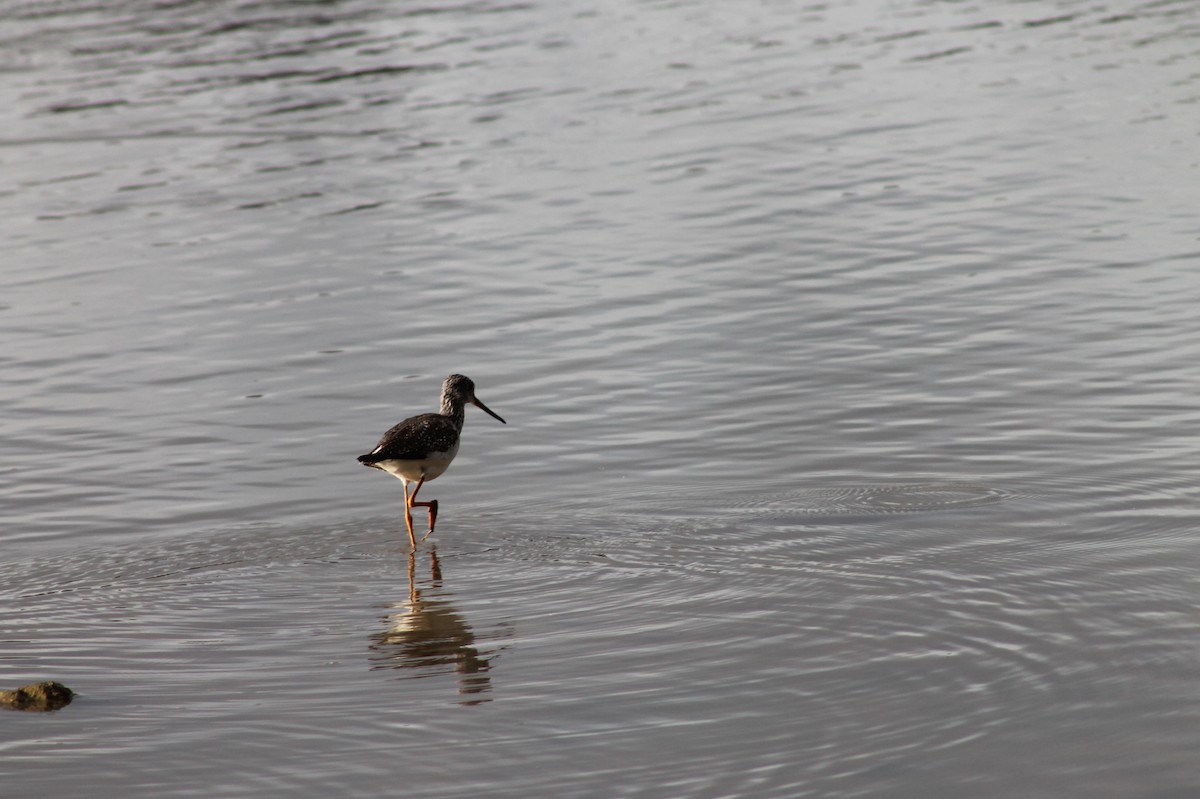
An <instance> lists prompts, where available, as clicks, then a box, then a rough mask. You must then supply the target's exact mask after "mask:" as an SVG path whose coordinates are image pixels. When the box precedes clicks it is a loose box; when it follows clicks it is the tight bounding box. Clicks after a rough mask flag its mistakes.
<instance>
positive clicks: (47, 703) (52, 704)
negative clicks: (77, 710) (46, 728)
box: [0, 680, 75, 711]
mask: <svg viewBox="0 0 1200 799" xmlns="http://www.w3.org/2000/svg"><path fill="white" fill-rule="evenodd" d="M74 698H75V692H74V691H72V690H71V689H70V688H68V687H67V686H65V685H63V684H62V683H60V682H54V681H53V680H51V681H49V682H35V683H30V684H29V685H23V686H21V687H20V688H18V689H16V690H15V691H0V708H4V709H6V710H32V711H42V710H58V709H59V708H63V707H66V706H67V705H69V704H71V700H72V699H74Z"/></svg>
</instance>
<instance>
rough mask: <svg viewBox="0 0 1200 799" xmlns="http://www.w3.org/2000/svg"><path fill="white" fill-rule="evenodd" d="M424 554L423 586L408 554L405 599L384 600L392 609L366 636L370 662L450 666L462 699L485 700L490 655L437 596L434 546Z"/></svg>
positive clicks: (429, 669)
mask: <svg viewBox="0 0 1200 799" xmlns="http://www.w3.org/2000/svg"><path fill="white" fill-rule="evenodd" d="M429 558H430V566H429V579H428V580H427V581H426V580H422V581H421V582H422V583H424V586H423V587H420V588H418V587H417V577H416V572H417V553H416V552H415V551H413V552H410V553H409V554H408V599H407V600H406V601H402V602H395V603H392V604H391V605H389V606H388V607H390V608H392V609H393V612H391V613H389V614H388V615H387V616H385V617H384V620H385V621H386V622H387V625H388V627H387V629H386V630H384V631H383V632H379V633H375V634H374V635H372V636H371V640H372V641H373V643H372V644H371V651H372V652H373V653H374V654H373V655H372V656H371V658H370V659H371V668H372V669H388V668H390V669H417V670H419V671H423V672H426V673H427V674H438V673H445V672H448V671H449V670H450V668H451V667H453V669H454V671H455V673H457V674H458V693H459V695H460V696H462V697H463V699H462V700H461V702H460V703H461V704H464V705H477V704H481V703H483V702H489V701H491V700H490V698H489V697H486V696H483V695H484V694H488V693H490V692H491V690H492V685H491V678H490V677H489V676H488V669H489V668H490V667H491V662H490V661H491V658H490V657H483V656H481V655H480V654H479V650H478V648H477V647H476V645H475V633H474V632H473V631H472V630H471V627H470V625H468V624H467V622H466V620H465V619H464V618H463V617H462V616H460V615H459V614H458V613H457V612H456V611H455V610H454V608H453V606H451V604H450V602H449V601H448V600H446V599H442V598H439V596H438V595H439V594H442V591H441V588H442V567H441V564H440V563H439V562H438V557H437V549H436V548H435V547H433V546H430V547H429ZM422 592H425V594H426V595H425V596H423V595H422ZM493 657H494V655H493ZM414 676H424V675H414Z"/></svg>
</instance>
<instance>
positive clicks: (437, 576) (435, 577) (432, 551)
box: [429, 544, 442, 588]
mask: <svg viewBox="0 0 1200 799" xmlns="http://www.w3.org/2000/svg"><path fill="white" fill-rule="evenodd" d="M429 559H430V564H429V579H430V580H431V581H432V582H433V585H434V587H435V588H440V587H441V585H442V564H440V563H438V559H437V547H435V546H434V545H433V544H430V545H429Z"/></svg>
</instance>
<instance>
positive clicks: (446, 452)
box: [358, 375, 508, 549]
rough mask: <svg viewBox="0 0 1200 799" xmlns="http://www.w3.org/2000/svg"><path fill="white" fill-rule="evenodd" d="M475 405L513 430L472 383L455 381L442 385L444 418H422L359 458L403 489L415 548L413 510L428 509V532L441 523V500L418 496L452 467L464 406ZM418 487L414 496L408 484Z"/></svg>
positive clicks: (462, 379)
mask: <svg viewBox="0 0 1200 799" xmlns="http://www.w3.org/2000/svg"><path fill="white" fill-rule="evenodd" d="M468 402H469V403H471V404H472V405H475V406H477V407H479V408H480V409H482V410H483V411H484V412H486V413H487V414H488V415H489V416H492V417H494V418H496V419H499V420H500V422H501V423H502V424H508V422H505V421H504V420H503V419H500V416H499V415H498V414H496V413H494V412H493V411H492V409H491V408H489V407H488V406H486V405H484V404H483V403H482V402H480V401H479V399H478V398H477V397H476V396H475V384H474V383H473V382H471V379H470V378H469V377H463V376H462V375H450V376H449V377H447V378H446V381H445V382H444V383H442V410H441V413H422V414H420V415H418V416H413V417H410V418H408V419H405V420H404V421H403V422H400V423H399V424H397V425H396V426H395V427H393V428H392V429H391V430H388V431H387V432H386V433H384V434H383V438H381V439H379V445H378V446H377V447H375V449H373V450H371V451H370V452H368V453H367V454H366V455H359V456H358V462H359V463H361V464H362V465H363V466H370V467H371V468H372V469H380V470H382V471H385V472H387V473H388V474H390V475H392V476H393V477H397V478H399V479H400V481H401V482H402V483H404V523H405V524H406V525H408V537H409V539H411V540H412V545H413V548H414V549H415V548H416V546H417V537H416V536H415V535H413V522H412V509H413V508H428V509H429V532H430V533H432V532H433V525H434V523H435V522H436V521H437V510H438V503H437V500H436V499H431V500H429V501H428V502H417V501H416V500H417V492H418V491H420V490H421V486H423V485H425V482H426V481H427V480H433V479H434V478H436V477H438V476H439V475H441V474H442V472H444V471H446V469H448V468H449V467H450V461H452V460H454V456H455V455H457V454H458V442H459V436H460V434H461V433H462V427H463V419H464V418H465V416H466V413H465V406H466V404H467V403H468ZM409 483H416V484H417V487H416V488H414V489H413V492H412V494H411V495H409V493H408V484H409Z"/></svg>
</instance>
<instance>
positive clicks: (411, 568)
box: [408, 547, 421, 609]
mask: <svg viewBox="0 0 1200 799" xmlns="http://www.w3.org/2000/svg"><path fill="white" fill-rule="evenodd" d="M420 598H421V596H420V594H418V593H417V550H416V548H415V547H414V548H413V550H412V552H409V553H408V604H409V608H410V609H411V608H415V607H416V606H417V600H418V599H420Z"/></svg>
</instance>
